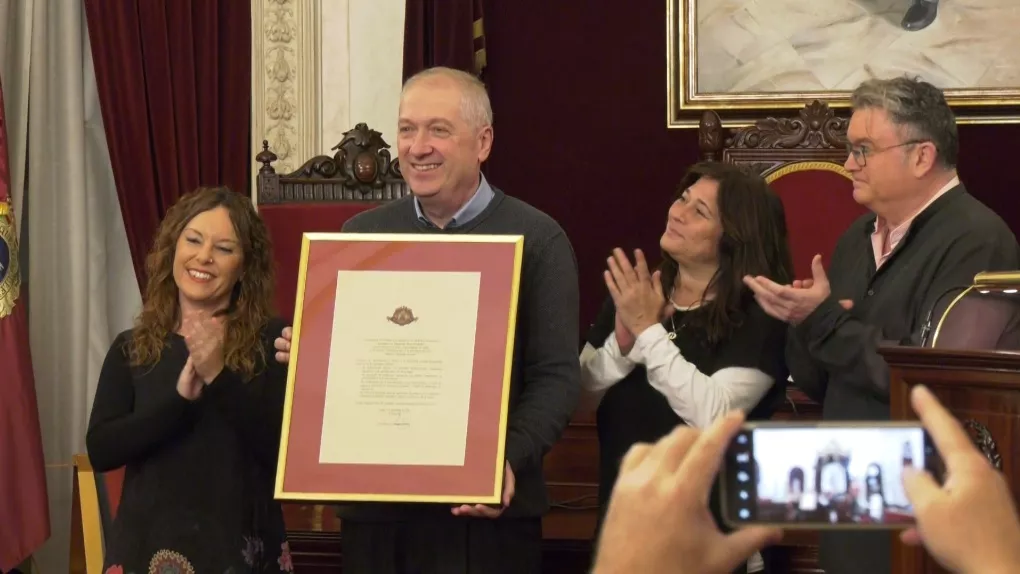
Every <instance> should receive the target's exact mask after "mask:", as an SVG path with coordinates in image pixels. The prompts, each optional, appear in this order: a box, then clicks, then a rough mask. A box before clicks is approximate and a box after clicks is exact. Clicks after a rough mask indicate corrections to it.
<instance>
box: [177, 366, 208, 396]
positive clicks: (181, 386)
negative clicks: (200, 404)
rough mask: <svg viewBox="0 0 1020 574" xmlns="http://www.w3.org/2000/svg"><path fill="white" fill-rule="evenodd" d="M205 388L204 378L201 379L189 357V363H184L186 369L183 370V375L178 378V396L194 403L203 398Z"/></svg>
mask: <svg viewBox="0 0 1020 574" xmlns="http://www.w3.org/2000/svg"><path fill="white" fill-rule="evenodd" d="M203 388H205V383H204V382H203V381H202V377H199V376H198V373H196V372H195V364H194V362H192V360H191V357H188V362H186V363H184V368H183V369H181V374H180V376H178V377H177V394H179V395H181V396H182V397H184V398H185V399H187V400H189V401H194V400H197V399H198V397H200V396H202V389H203Z"/></svg>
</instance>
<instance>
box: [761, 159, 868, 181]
mask: <svg viewBox="0 0 1020 574" xmlns="http://www.w3.org/2000/svg"><path fill="white" fill-rule="evenodd" d="M798 171H831V172H835V173H838V174H839V175H841V176H843V177H845V178H847V179H850V180H852V179H853V177H851V175H850V172H849V171H847V170H846V168H844V167H843V166H841V165H839V164H835V163H832V162H831V161H798V162H794V163H788V164H786V165H784V166H782V167H780V168H779V169H777V170H776V171H774V172H772V173H770V174H768V175H766V176H765V183H772V182H773V181H776V180H777V179H779V178H781V177H783V176H784V175H790V174H791V173H796V172H798Z"/></svg>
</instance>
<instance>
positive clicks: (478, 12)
mask: <svg viewBox="0 0 1020 574" xmlns="http://www.w3.org/2000/svg"><path fill="white" fill-rule="evenodd" d="M482 14H483V10H482V0H407V3H406V5H405V12H404V74H403V75H404V80H407V79H408V78H410V77H411V76H413V75H414V74H416V73H418V72H420V71H422V70H424V69H425V68H431V67H433V66H446V67H449V68H456V69H458V70H464V71H466V72H472V73H474V74H478V75H481V73H482V71H483V70H484V68H485V33H484V20H483V18H482Z"/></svg>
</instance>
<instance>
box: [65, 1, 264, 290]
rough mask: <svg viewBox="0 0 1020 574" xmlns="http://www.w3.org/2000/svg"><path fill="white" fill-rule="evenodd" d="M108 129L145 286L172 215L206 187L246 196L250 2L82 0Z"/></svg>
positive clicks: (131, 239) (130, 235)
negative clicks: (150, 259)
mask: <svg viewBox="0 0 1020 574" xmlns="http://www.w3.org/2000/svg"><path fill="white" fill-rule="evenodd" d="M85 14H86V17H87V19H88V31H89V40H90V42H91V45H92V57H93V59H94V61H95V69H96V80H97V83H98V89H99V100H100V104H101V106H102V111H103V124H104V126H105V129H106V139H107V143H108V145H109V148H110V159H111V161H112V163H113V175H114V179H115V181H116V184H117V195H118V197H119V198H120V205H121V210H122V211H123V213H124V225H125V227H126V228H127V236H128V244H129V245H130V248H131V257H132V260H133V262H134V266H135V272H136V274H137V276H138V281H139V285H144V284H145V267H144V262H145V256H146V254H147V252H148V250H149V248H150V246H151V244H152V240H153V236H154V234H155V231H156V229H157V226H158V225H159V222H160V220H161V219H162V218H163V216H164V215H165V214H166V211H167V209H168V208H169V207H170V206H171V205H173V204H174V202H175V201H176V200H177V199H178V198H179V197H180V196H181V195H182V194H184V193H187V192H188V191H191V190H193V189H194V188H196V187H198V186H200V185H228V186H230V187H231V188H232V189H234V190H235V191H238V192H240V193H248V191H249V161H250V157H249V156H250V155H251V154H250V153H249V136H250V131H251V130H250V116H251V59H250V58H251V48H250V46H251V7H250V4H249V2H247V1H230V2H211V1H209V0H173V1H172V2H152V1H148V0H85Z"/></svg>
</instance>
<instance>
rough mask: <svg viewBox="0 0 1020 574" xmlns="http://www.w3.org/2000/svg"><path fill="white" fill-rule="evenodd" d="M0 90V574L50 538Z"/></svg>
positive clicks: (44, 470) (13, 566) (5, 128)
mask: <svg viewBox="0 0 1020 574" xmlns="http://www.w3.org/2000/svg"><path fill="white" fill-rule="evenodd" d="M10 186H11V170H10V163H9V160H8V154H7V127H6V124H5V122H4V97H3V86H0V572H7V571H8V570H13V569H14V568H15V567H16V566H18V564H20V563H21V562H23V561H24V560H25V559H26V558H28V557H29V555H30V554H32V553H33V552H35V551H36V550H38V548H39V547H40V546H42V543H43V542H45V541H46V539H47V538H49V536H50V512H49V502H48V500H47V497H46V467H45V462H44V458H43V447H42V433H41V430H40V428H39V408H38V406H37V403H36V396H35V378H34V377H33V375H32V354H31V353H30V352H29V347H28V312H27V308H26V306H25V295H26V294H25V293H22V292H21V276H20V274H19V270H18V236H17V233H16V231H15V228H14V222H15V221H16V219H15V217H14V209H13V208H12V206H11V190H10Z"/></svg>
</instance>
